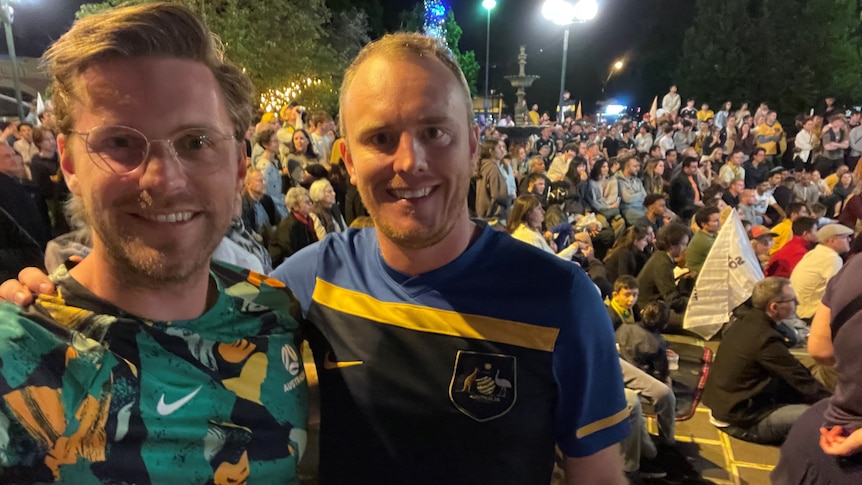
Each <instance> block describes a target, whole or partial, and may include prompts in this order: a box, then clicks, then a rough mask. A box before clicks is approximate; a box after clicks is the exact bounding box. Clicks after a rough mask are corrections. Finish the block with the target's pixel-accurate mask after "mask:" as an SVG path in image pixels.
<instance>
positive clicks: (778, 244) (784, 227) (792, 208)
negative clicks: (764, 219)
mask: <svg viewBox="0 0 862 485" xmlns="http://www.w3.org/2000/svg"><path fill="white" fill-rule="evenodd" d="M810 216H811V214H810V213H809V212H808V206H807V205H805V204H803V203H802V202H792V203H790V205H788V206H787V217H786V218H784V220H782V221H781V222H779V223H778V224H776V225H775V226H773V228H772V232H774V233H776V234H778V235H777V236H776V237H775V246H773V247H772V251H771V252H770V253H769V255H770V256H772V255H773V254H775V253H777V252H778V250H779V249H781V248H782V247H784V245H785V244H787V242H788V241H790V239H791V238H792V237H793V221H795V220H796V219H798V218H800V217H810Z"/></svg>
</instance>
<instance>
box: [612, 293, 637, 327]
mask: <svg viewBox="0 0 862 485" xmlns="http://www.w3.org/2000/svg"><path fill="white" fill-rule="evenodd" d="M611 308H613V309H614V311H615V312H617V315H619V316H620V318H621V319H622V321H623V323H635V317H634V315H632V311H631V310H629V309H628V308H623V307H621V306H620V304H619V303H617V301H616V300H614V299H611Z"/></svg>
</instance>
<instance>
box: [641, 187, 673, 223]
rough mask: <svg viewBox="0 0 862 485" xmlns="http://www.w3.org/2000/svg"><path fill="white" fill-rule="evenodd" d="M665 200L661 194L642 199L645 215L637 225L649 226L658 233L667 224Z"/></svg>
mask: <svg viewBox="0 0 862 485" xmlns="http://www.w3.org/2000/svg"><path fill="white" fill-rule="evenodd" d="M666 201H667V198H666V197H665V196H664V195H663V194H649V195H647V196H646V197H645V198H644V208H646V214H645V215H644V216H643V217H641V218H640V220H638V221H637V222H638V223H641V224H646V225H649V226H651V227H652V228H653V232H658V231H659V230H660V229H661V228H662V227H664V224H665V222H667V215H668V214H667V202H666Z"/></svg>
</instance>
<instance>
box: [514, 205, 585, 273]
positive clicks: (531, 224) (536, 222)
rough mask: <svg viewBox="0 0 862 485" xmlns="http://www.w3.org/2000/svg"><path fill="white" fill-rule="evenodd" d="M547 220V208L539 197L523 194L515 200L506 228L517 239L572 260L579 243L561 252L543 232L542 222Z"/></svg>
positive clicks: (574, 243)
mask: <svg viewBox="0 0 862 485" xmlns="http://www.w3.org/2000/svg"><path fill="white" fill-rule="evenodd" d="M544 220H545V210H544V209H542V204H541V202H540V201H539V198H538V197H536V196H535V195H529V194H528V195H522V196H520V197H518V198H517V199H516V200H515V204H514V206H513V207H512V213H511V214H510V215H509V220H508V222H507V225H506V230H507V231H508V233H509V234H510V235H511V236H512V237H514V238H515V239H517V240H519V241H522V242H525V243H527V244H529V245H531V246H535V247H537V248H539V249H541V250H542V251H545V252H548V253H551V254H556V255H557V256H559V257H560V258H563V259H566V260H571V259H572V256H574V255H575V253H577V252H578V249H579V245H578V242H577V241H575V242H573V243H572V244H570V245H569V246H568V247H566V248H564V249H563V250H562V251H560V252H559V253H558V252H557V248H556V245H555V244H554V242H553V241H552V240H550V237H549V236H550V234H548V237H546V235H545V234H542V222H543V221H544Z"/></svg>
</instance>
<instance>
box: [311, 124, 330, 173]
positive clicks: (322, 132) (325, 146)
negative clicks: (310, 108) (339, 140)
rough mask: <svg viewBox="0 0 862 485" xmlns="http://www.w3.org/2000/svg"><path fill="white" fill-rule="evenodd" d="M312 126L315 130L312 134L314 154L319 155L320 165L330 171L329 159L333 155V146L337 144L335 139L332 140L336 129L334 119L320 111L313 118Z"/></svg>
mask: <svg viewBox="0 0 862 485" xmlns="http://www.w3.org/2000/svg"><path fill="white" fill-rule="evenodd" d="M311 124H312V126H313V128H312V131H311V133H310V135H311V140H310V141H311V144H312V145H313V146H314V153H316V154H317V155H318V157H319V160H320V163H322V164H323V166H324V167H326V168H327V170H328V169H329V168H330V167H329V158H330V155H331V154H332V144H333V143H334V142H335V139H334V138H332V133H333V130H334V128H335V127H334V125H333V123H332V117H331V116H329V114H328V113H326V112H325V111H318V112H317V113H314V115H313V116H312V117H311Z"/></svg>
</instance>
